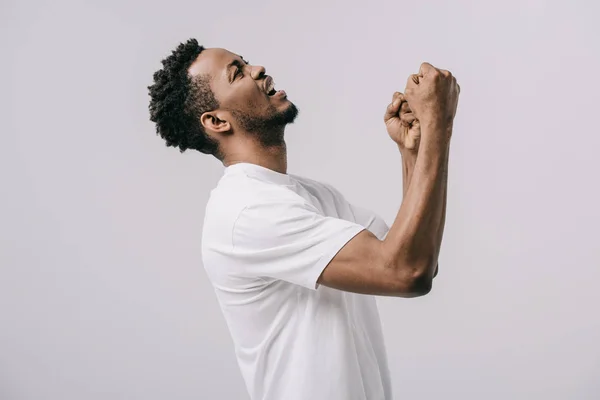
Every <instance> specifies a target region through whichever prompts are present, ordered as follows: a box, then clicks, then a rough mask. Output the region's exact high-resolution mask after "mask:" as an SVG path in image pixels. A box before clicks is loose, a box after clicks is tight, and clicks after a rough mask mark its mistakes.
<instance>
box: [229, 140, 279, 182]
mask: <svg viewBox="0 0 600 400" xmlns="http://www.w3.org/2000/svg"><path fill="white" fill-rule="evenodd" d="M227 147H229V148H228V149H227V151H226V156H225V158H224V159H223V165H224V166H225V167H228V166H230V165H233V164H238V163H242V162H244V163H249V164H256V165H260V166H261V167H265V168H268V169H271V170H273V171H277V172H279V173H281V174H286V173H287V149H286V145H285V142H284V141H282V142H281V143H279V144H277V145H269V146H265V145H264V144H260V143H258V142H257V141H256V140H250V139H245V140H243V141H241V142H238V143H236V144H235V145H233V144H231V145H230V146H227Z"/></svg>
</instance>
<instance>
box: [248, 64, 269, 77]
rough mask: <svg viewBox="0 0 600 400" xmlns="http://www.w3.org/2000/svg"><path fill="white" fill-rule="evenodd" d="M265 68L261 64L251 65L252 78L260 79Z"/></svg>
mask: <svg viewBox="0 0 600 400" xmlns="http://www.w3.org/2000/svg"><path fill="white" fill-rule="evenodd" d="M266 73H267V70H266V69H265V67H263V66H262V65H253V66H252V73H251V74H252V78H253V79H256V80H258V79H261V78H263V77H264V76H265V74H266Z"/></svg>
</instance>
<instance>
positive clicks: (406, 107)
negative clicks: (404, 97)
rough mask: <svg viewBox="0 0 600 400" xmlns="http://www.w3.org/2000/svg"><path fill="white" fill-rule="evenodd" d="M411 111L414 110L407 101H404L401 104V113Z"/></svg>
mask: <svg viewBox="0 0 600 400" xmlns="http://www.w3.org/2000/svg"><path fill="white" fill-rule="evenodd" d="M409 112H412V110H411V109H410V105H409V104H408V102H407V101H403V102H402V105H401V106H400V114H401V115H402V114H405V113H409Z"/></svg>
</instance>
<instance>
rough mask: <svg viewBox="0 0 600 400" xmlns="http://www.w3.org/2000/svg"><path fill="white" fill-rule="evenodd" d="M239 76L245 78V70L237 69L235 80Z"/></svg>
mask: <svg viewBox="0 0 600 400" xmlns="http://www.w3.org/2000/svg"><path fill="white" fill-rule="evenodd" d="M238 75H241V76H244V70H243V69H242V68H240V67H237V68H236V69H235V73H234V75H233V79H234V80H235V79H236V78H237V77H238Z"/></svg>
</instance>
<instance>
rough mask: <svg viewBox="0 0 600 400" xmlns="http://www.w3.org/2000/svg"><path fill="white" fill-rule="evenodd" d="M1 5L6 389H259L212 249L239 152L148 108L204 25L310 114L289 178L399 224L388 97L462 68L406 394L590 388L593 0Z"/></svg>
mask: <svg viewBox="0 0 600 400" xmlns="http://www.w3.org/2000/svg"><path fill="white" fill-rule="evenodd" d="M1 4H2V5H1V24H0V25H1V28H0V29H1V33H2V37H1V50H0V51H1V54H2V61H1V63H0V76H1V82H2V89H1V90H0V93H1V104H0V113H1V115H0V126H1V128H2V140H1V142H0V177H1V181H0V182H1V185H2V186H1V187H2V196H1V197H0V218H1V219H0V226H1V229H0V240H1V242H0V243H1V245H0V246H1V247H0V263H1V264H0V398H1V399H2V400H133V399H143V400H159V399H161V400H162V399H172V400H185V399H224V400H230V399H232V400H233V399H247V398H248V397H247V394H246V391H245V387H244V384H243V381H242V378H241V375H240V373H239V371H238V367H237V364H236V360H235V355H234V351H233V347H232V343H231V339H230V336H229V333H228V331H227V328H226V325H225V322H224V320H223V318H222V315H221V312H220V309H219V306H218V303H217V301H216V298H215V295H214V292H213V290H212V287H211V286H210V283H209V281H208V280H207V277H206V275H205V272H204V269H203V266H202V261H201V253H200V249H201V242H200V239H201V231H202V221H203V218H204V208H205V205H206V202H207V199H208V196H209V192H210V190H211V189H212V188H213V187H214V186H215V184H216V183H217V181H218V179H219V178H220V177H221V175H222V173H223V166H222V165H221V164H220V163H219V162H218V161H217V160H216V159H213V158H212V157H209V156H205V155H203V154H201V153H198V152H194V151H188V152H186V153H183V154H181V153H180V152H179V151H178V150H177V149H175V148H167V147H166V146H165V144H164V141H163V140H162V139H161V138H160V137H158V136H157V135H156V133H155V130H154V129H155V128H154V125H153V124H152V123H151V122H150V121H149V119H148V109H147V107H148V94H147V86H148V85H150V84H151V83H152V74H153V73H154V71H155V70H157V69H158V68H160V66H161V64H160V61H161V60H162V59H163V58H164V57H166V56H167V55H168V54H170V52H171V50H172V49H174V48H175V47H176V46H177V45H178V44H179V43H180V42H183V41H186V40H187V39H188V38H190V37H195V38H197V39H198V40H199V41H200V43H202V44H204V45H205V46H208V47H225V48H228V49H230V50H232V51H234V52H236V53H238V54H241V55H243V56H244V57H245V58H246V59H248V60H249V61H250V62H251V63H253V64H262V65H264V66H265V67H266V69H267V73H269V74H271V75H272V76H273V77H274V79H275V81H276V85H277V88H280V89H285V90H286V91H287V93H288V96H289V98H290V100H292V101H293V102H294V103H295V104H297V106H298V107H299V108H300V116H299V118H298V119H297V122H296V123H295V124H293V125H292V126H290V127H289V129H288V130H287V131H286V137H287V143H288V150H289V153H288V158H289V169H288V171H289V172H291V173H295V174H299V175H303V176H306V177H310V178H313V179H318V180H322V181H324V182H329V183H332V184H333V185H334V186H335V187H336V188H338V189H339V190H340V191H341V192H342V193H343V194H344V195H345V196H346V198H348V199H349V200H350V201H351V202H353V203H355V204H358V205H361V206H364V207H367V208H370V209H371V210H373V211H375V212H377V213H378V214H379V215H381V216H382V217H383V218H384V219H385V220H386V221H387V222H388V224H391V223H392V222H393V219H394V217H395V215H396V212H397V210H398V207H399V206H400V203H401V200H402V197H401V196H402V174H401V159H400V155H399V153H398V151H397V148H396V146H395V145H394V144H393V142H392V141H391V140H390V139H389V137H388V136H387V133H386V130H385V127H384V125H383V122H382V121H383V119H382V118H383V113H384V110H385V107H386V106H387V104H388V103H389V102H390V101H391V96H392V94H393V92H394V91H396V90H399V91H403V89H404V86H405V83H406V79H407V77H408V75H409V74H411V73H414V72H417V70H418V68H419V65H420V63H421V62H422V61H428V62H430V63H432V64H434V65H436V66H439V67H442V68H445V69H449V70H451V71H452V72H453V73H454V75H455V76H456V77H457V79H458V81H459V83H460V85H461V88H462V92H461V99H460V104H459V108H458V116H457V119H456V123H455V129H454V138H453V142H452V148H451V161H450V178H449V192H448V212H447V225H446V230H445V237H444V242H443V248H442V253H441V259H440V266H441V270H440V274H439V276H438V278H436V280H435V284H434V289H433V291H432V292H431V293H430V294H429V295H428V296H426V297H422V298H418V299H412V300H407V299H394V298H381V299H379V305H380V311H381V316H382V320H383V325H384V332H385V338H386V342H387V349H388V355H389V362H390V368H391V373H392V379H393V389H394V392H395V398H396V399H417V400H421V399H422V400H431V399H440V398H443V399H460V400H465V399H486V400H495V399H502V400H504V399H528V400H529V399H544V400H553V399H565V400H579V399H599V398H600V344H599V342H598V339H599V338H600V311H599V307H600V290H598V284H599V281H600V261H599V257H600V244H599V239H600V233H599V230H598V227H599V225H600V211H599V208H600V178H599V176H598V175H599V173H600V161H599V160H598V156H597V154H598V148H599V147H600V139H599V133H600V130H599V129H598V115H599V114H600V111H599V107H600V95H599V93H600V73H599V70H600V51H599V50H600V46H599V39H598V38H599V37H600V29H599V28H598V26H597V20H598V15H600V13H599V11H600V6H599V5H598V4H599V3H598V2H594V1H592V0H589V1H568V2H567V1H543V0H527V1H523V0H519V1H517V0H511V1H506V0H505V1H494V2H489V1H475V0H473V1H453V2H445V1H396V2H391V1H376V0H372V1H368V2H367V1H356V2H348V1H346V2H343V1H327V0H322V1H303V2H299V1H274V0H272V1H239V0H231V1H222V2H221V1H214V2H208V1H183V0H170V1H156V0H155V1H142V0H137V1H117V0H109V1H106V0H105V1H89V0H88V1H74V0H73V1H63V0H60V1H53V2H50V1H47V2H44V1H29V2H27V1H6V0H3V1H2V3H1Z"/></svg>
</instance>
